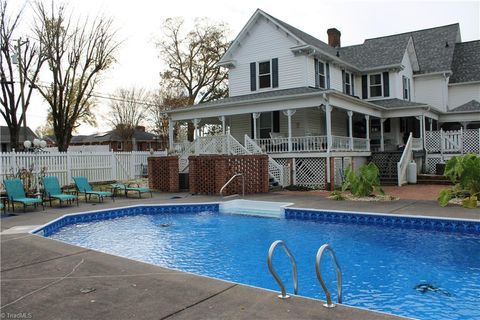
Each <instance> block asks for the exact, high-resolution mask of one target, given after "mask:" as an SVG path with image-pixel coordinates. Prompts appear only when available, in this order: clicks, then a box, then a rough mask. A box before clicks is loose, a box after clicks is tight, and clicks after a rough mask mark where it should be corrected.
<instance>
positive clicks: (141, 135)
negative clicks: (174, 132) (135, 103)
mask: <svg viewBox="0 0 480 320" xmlns="http://www.w3.org/2000/svg"><path fill="white" fill-rule="evenodd" d="M70 146H72V147H75V148H72V149H75V150H76V151H78V150H80V149H79V148H78V146H107V147H108V149H109V150H113V151H149V150H150V149H153V150H162V149H163V148H162V146H161V145H160V142H159V139H158V137H157V136H156V135H154V134H153V133H149V132H146V131H145V127H143V126H138V127H137V128H136V129H135V133H134V135H133V138H132V140H131V141H124V140H123V138H122V137H121V135H120V134H119V133H118V132H117V131H116V130H111V131H108V132H104V133H96V134H92V135H78V136H73V137H72V140H71V141H70ZM89 150H91V148H90V149H89Z"/></svg>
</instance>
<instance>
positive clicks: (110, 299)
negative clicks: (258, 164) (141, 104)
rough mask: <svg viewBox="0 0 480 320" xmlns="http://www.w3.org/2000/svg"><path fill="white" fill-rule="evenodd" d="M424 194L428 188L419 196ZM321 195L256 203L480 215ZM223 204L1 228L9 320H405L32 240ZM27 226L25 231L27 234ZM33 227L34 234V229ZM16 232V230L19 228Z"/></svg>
mask: <svg viewBox="0 0 480 320" xmlns="http://www.w3.org/2000/svg"><path fill="white" fill-rule="evenodd" d="M419 190H421V189H419ZM325 195H327V194H326V193H318V192H288V191H282V192H272V193H268V194H263V195H256V196H248V197H247V198H249V199H257V200H271V201H275V200H277V201H289V202H293V203H295V205H294V206H295V207H310V208H321V209H337V210H354V211H368V212H382V213H394V214H410V215H425V216H441V217H453V218H466V219H477V220H479V221H480V209H473V210H472V209H463V208H460V207H454V206H448V207H446V208H440V207H439V206H438V205H437V204H436V202H435V201H432V200H408V199H404V200H397V201H391V202H382V203H373V202H348V201H335V200H330V199H327V198H326V197H325ZM220 200H221V199H220V198H219V197H210V196H192V195H189V194H187V193H180V194H166V193H161V194H160V193H157V194H154V197H153V198H144V199H142V200H138V199H125V198H117V199H116V201H115V202H112V201H108V200H106V201H105V202H104V203H101V204H90V203H88V204H85V203H81V204H80V207H77V206H71V207H64V208H58V207H53V208H50V207H48V208H46V210H45V211H42V210H41V209H39V210H36V211H32V209H30V210H29V211H28V212H27V213H23V212H19V213H16V214H17V215H16V216H8V217H4V218H2V219H1V220H0V222H1V231H2V235H1V291H2V292H1V315H2V318H4V319H8V318H9V317H10V318H14V317H16V318H17V319H18V318H20V317H23V318H30V319H91V318H96V319H106V318H112V319H133V318H134V319H167V318H169V319H170V318H171V319H206V318H208V319H253V318H255V319H398V317H394V316H391V315H386V314H381V313H373V312H369V311H366V310H362V309H357V308H351V307H347V306H338V307H336V308H334V309H326V308H323V307H322V306H321V304H322V303H321V302H320V301H318V300H312V299H307V298H301V297H293V298H292V299H288V300H280V299H277V298H276V295H277V293H276V292H272V291H267V290H262V289H258V288H253V287H248V286H244V285H240V284H235V283H230V282H226V281H221V280H216V279H211V278H206V277H202V276H197V275H192V274H188V273H184V272H179V271H174V270H170V269H165V268H161V267H157V266H153V265H149V264H145V263H142V262H138V261H133V260H129V259H125V258H121V257H116V256H112V255H109V254H104V253H100V252H96V251H93V250H89V249H84V248H81V247H77V246H72V245H68V244H65V243H61V242H57V241H54V240H50V239H47V238H43V237H39V236H35V235H30V234H27V233H26V232H27V230H29V229H31V228H32V227H31V226H36V225H41V224H44V223H47V222H48V221H50V220H52V219H55V218H57V217H59V216H61V215H63V214H66V213H73V212H82V211H89V210H96V209H105V208H112V207H121V206H126V205H132V204H141V203H145V204H148V203H187V202H190V203H191V202H212V201H220ZM22 226H26V227H25V228H23V229H22V228H19V227H22ZM28 226H30V227H28ZM11 228H14V229H11Z"/></svg>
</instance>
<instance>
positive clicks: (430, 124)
mask: <svg viewBox="0 0 480 320" xmlns="http://www.w3.org/2000/svg"><path fill="white" fill-rule="evenodd" d="M428 124H429V127H430V131H432V124H433V119H432V118H428Z"/></svg>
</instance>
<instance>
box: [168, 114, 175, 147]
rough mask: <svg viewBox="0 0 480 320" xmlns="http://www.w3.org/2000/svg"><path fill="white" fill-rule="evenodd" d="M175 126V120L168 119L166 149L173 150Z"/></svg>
mask: <svg viewBox="0 0 480 320" xmlns="http://www.w3.org/2000/svg"><path fill="white" fill-rule="evenodd" d="M174 128H175V121H173V120H172V119H170V120H169V121H168V149H170V150H173V129H174Z"/></svg>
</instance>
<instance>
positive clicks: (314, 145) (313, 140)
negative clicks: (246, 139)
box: [254, 136, 368, 153]
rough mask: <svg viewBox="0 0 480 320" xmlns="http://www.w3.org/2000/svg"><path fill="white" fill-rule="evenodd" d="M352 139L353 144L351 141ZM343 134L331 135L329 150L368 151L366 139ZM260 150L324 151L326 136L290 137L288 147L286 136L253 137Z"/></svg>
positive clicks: (325, 148)
mask: <svg viewBox="0 0 480 320" xmlns="http://www.w3.org/2000/svg"><path fill="white" fill-rule="evenodd" d="M352 140H353V146H351V141H352ZM352 140H350V137H343V136H332V148H331V151H368V140H367V139H363V138H353V139H352ZM254 141H255V142H256V144H258V145H259V146H260V148H261V150H262V151H264V152H266V153H289V152H326V151H327V136H305V137H292V138H291V148H290V149H289V139H288V138H284V137H282V138H272V139H255V140H254Z"/></svg>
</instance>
